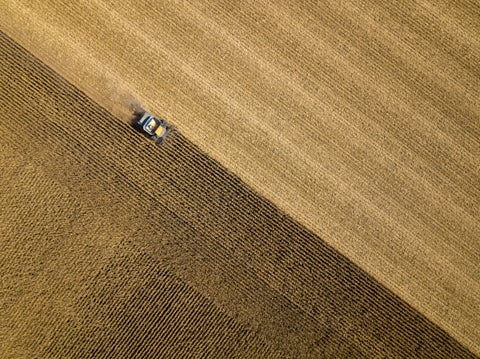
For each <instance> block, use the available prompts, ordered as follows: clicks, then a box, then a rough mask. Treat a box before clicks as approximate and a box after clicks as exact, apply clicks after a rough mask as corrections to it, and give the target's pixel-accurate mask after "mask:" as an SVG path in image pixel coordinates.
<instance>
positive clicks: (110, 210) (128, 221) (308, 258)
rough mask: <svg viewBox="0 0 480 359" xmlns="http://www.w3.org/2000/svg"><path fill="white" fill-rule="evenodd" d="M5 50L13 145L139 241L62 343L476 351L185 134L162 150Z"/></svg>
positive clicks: (438, 354)
mask: <svg viewBox="0 0 480 359" xmlns="http://www.w3.org/2000/svg"><path fill="white" fill-rule="evenodd" d="M0 53H1V72H0V76H1V77H0V79H1V91H0V107H1V108H2V113H1V114H0V116H1V119H2V125H1V127H0V132H1V136H2V137H1V138H2V140H1V141H2V144H3V143H4V144H5V145H7V144H8V146H11V147H14V148H17V149H18V151H21V153H22V156H23V157H24V159H25V161H26V163H29V162H30V163H32V164H35V165H37V166H41V167H42V168H43V169H44V170H45V173H47V174H49V175H50V176H52V178H55V179H56V180H57V181H58V182H59V183H60V184H61V185H62V186H63V187H64V188H65V190H66V191H68V192H69V193H71V195H72V196H76V197H77V198H76V200H77V201H79V202H85V201H87V200H91V199H92V198H93V199H94V202H95V203H94V204H93V207H92V208H95V211H96V212H97V213H98V216H100V217H102V218H103V219H104V220H105V219H106V220H107V221H111V223H112V226H115V227H116V228H119V229H120V230H123V231H124V233H125V237H127V238H128V239H129V241H130V242H131V243H133V244H131V243H130V244H128V243H129V242H128V241H127V242H126V243H127V244H125V246H126V247H125V248H123V247H122V248H123V249H119V251H120V253H122V255H124V256H125V258H119V259H116V258H115V257H114V259H112V262H111V265H110V267H109V266H107V267H106V268H104V269H103V270H102V271H101V272H100V274H99V275H98V277H97V278H98V280H95V279H92V281H91V282H90V284H89V285H88V286H87V288H86V289H85V293H84V295H83V296H80V297H79V298H78V300H77V301H76V306H75V308H76V311H77V312H76V317H75V318H74V319H72V321H67V322H65V323H63V324H62V328H63V329H62V330H61V333H59V334H58V340H55V338H54V340H53V341H52V343H53V344H52V345H50V346H49V348H50V350H51V352H50V354H52V353H53V352H62V351H64V352H65V351H67V352H68V353H69V354H70V355H71V356H73V357H75V356H85V355H90V354H95V353H110V354H117V355H122V356H132V355H134V354H145V353H151V352H158V353H164V355H165V356H168V357H175V356H178V355H186V353H187V352H188V351H191V352H192V353H197V354H198V353H203V354H205V355H208V353H209V350H212V352H211V354H210V355H211V356H215V354H212V353H214V352H215V350H216V351H217V352H216V353H217V354H216V355H217V356H218V355H222V356H227V357H229V356H247V357H248V356H249V355H250V356H251V355H252V352H253V353H255V354H253V355H255V356H259V357H264V356H274V355H276V351H277V350H278V351H279V352H280V353H282V356H292V357H324V356H331V357H342V356H343V357H374V356H379V357H431V358H445V357H455V358H467V357H473V355H472V354H471V353H470V352H468V351H467V350H466V349H465V348H463V347H462V346H461V345H460V344H459V343H458V342H456V341H455V340H454V339H453V338H451V337H450V336H449V335H448V334H446V333H445V332H444V331H443V330H442V329H441V328H439V327H437V326H436V325H434V324H433V323H431V322H430V321H428V320H427V319H426V318H425V317H424V316H422V315H421V314H420V313H419V312H417V311H415V310H414V309H413V308H411V307H410V306H408V305H407V304H406V303H404V302H403V301H402V300H400V299H399V298H398V297H396V296H395V295H394V294H393V293H391V292H390V291H388V290H387V289H385V288H384V287H383V286H382V285H380V284H379V283H378V282H376V281H375V280H374V279H373V278H372V277H370V276H369V275H367V274H366V273H365V272H364V271H362V270H361V269H360V268H358V267H357V266H356V265H354V264H353V263H351V262H350V261H349V260H348V259H347V258H345V257H343V256H342V255H341V254H339V253H338V252H336V251H335V250H333V249H332V248H331V247H329V246H328V245H327V244H326V243H325V242H323V241H322V239H321V238H319V237H318V236H315V235H314V234H312V233H311V232H309V231H308V230H306V229H305V228H303V227H302V226H300V225H299V224H298V223H296V222H295V221H293V220H292V219H291V218H289V217H288V216H286V215H285V214H284V213H282V212H281V211H279V210H278V209H277V208H276V207H274V206H273V205H272V204H271V203H269V202H267V201H266V200H264V199H263V198H261V197H260V196H258V195H257V194H256V193H254V192H253V191H252V190H251V189H249V188H248V187H247V186H246V185H245V184H244V183H243V182H242V181H241V180H240V179H239V178H237V177H236V176H234V175H233V174H231V173H229V172H228V171H227V170H226V169H225V168H223V167H222V166H221V165H220V164H218V163H217V162H215V161H213V160H212V159H210V158H209V157H208V156H206V155H205V154H204V153H203V152H202V151H200V150H199V149H198V148H197V147H195V146H194V145H193V144H192V143H190V142H189V141H188V139H186V138H185V137H183V136H182V135H181V134H180V133H177V134H176V136H172V137H170V138H169V139H168V140H167V142H166V143H165V144H164V146H163V147H162V148H157V147H155V146H154V145H153V144H152V143H150V142H149V141H148V140H147V139H145V138H143V137H142V136H140V135H138V134H137V133H135V132H134V131H133V130H132V129H131V128H130V127H129V125H127V124H125V123H123V122H122V121H120V120H119V119H116V118H115V117H113V116H112V115H111V114H109V113H108V112H106V111H105V110H103V109H102V108H101V107H100V106H98V105H97V104H96V103H94V102H92V101H91V100H90V99H89V98H87V97H86V96H85V95H84V94H83V93H81V92H80V91H78V90H77V89H76V88H74V87H73V86H71V85H70V84H68V83H67V82H66V81H64V80H63V79H62V78H60V77H59V76H58V75H57V74H55V73H54V72H53V71H52V70H50V69H49V68H48V67H46V66H44V65H43V64H42V63H40V62H39V61H38V60H36V59H35V58H33V57H32V56H31V55H30V54H28V53H27V52H26V51H25V50H23V49H22V48H20V47H19V46H18V45H16V44H15V43H14V42H13V41H12V40H10V39H9V38H7V37H6V36H5V35H2V36H1V37H0ZM26 121H27V122H28V123H30V124H33V127H31V128H32V130H31V131H25V125H26ZM90 205H91V206H92V204H90ZM7 219H8V218H7ZM38 226H42V223H41V222H39V223H38ZM19 230H21V229H19ZM69 240H72V238H69ZM107 283H111V285H110V286H107ZM116 291H118V292H120V293H123V294H118V293H117V292H116ZM177 305H178V307H177ZM92 323H93V324H92ZM195 323H196V325H194V324H195ZM205 323H207V324H205ZM215 323H218V327H216V326H215ZM102 328H109V329H108V330H103V329H102ZM45 330H46V329H45ZM185 330H187V331H189V330H191V331H193V334H191V335H190V334H188V333H185V332H184V331H185ZM40 332H41V329H40ZM65 333H66V334H65ZM222 335H223V337H222ZM202 338H203V339H202ZM205 338H209V339H208V340H210V342H209V345H208V346H205V345H206V344H205ZM97 339H98V340H97ZM250 342H251V344H248V343H250ZM99 343H101V346H99V347H97V346H98V345H100V344H99ZM246 343H247V344H246ZM207 347H208V348H207ZM176 348H180V349H178V350H183V352H182V351H179V352H177V351H176V350H177V349H176ZM185 348H189V349H185ZM95 350H99V352H96V351H95ZM219 353H220V354H219Z"/></svg>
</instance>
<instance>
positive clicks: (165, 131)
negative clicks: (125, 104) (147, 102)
mask: <svg viewBox="0 0 480 359" xmlns="http://www.w3.org/2000/svg"><path fill="white" fill-rule="evenodd" d="M132 125H133V127H134V128H135V129H136V130H137V131H139V132H141V133H143V134H144V135H145V136H147V137H148V138H150V139H151V140H153V141H155V143H156V144H157V146H160V145H161V144H162V143H163V141H164V140H165V138H166V137H167V136H168V135H169V134H170V132H172V130H173V127H172V126H170V125H169V124H168V123H167V122H166V121H165V120H162V119H158V118H156V117H155V116H153V115H152V114H151V113H150V112H148V111H142V112H139V113H136V114H135V118H134V119H133V121H132Z"/></svg>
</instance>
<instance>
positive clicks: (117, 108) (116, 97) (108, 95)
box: [98, 74, 145, 122]
mask: <svg viewBox="0 0 480 359" xmlns="http://www.w3.org/2000/svg"><path fill="white" fill-rule="evenodd" d="M103 80H104V81H103V89H102V90H101V91H98V92H100V93H101V94H102V96H101V99H99V100H100V101H101V103H102V105H103V106H104V107H105V108H106V109H107V110H108V111H110V112H111V113H112V114H113V115H115V116H116V117H118V118H120V119H121V120H123V121H125V122H130V121H131V120H132V119H133V117H134V114H136V113H139V112H142V111H144V110H145V106H144V105H143V104H142V103H141V102H140V100H139V99H138V96H137V95H136V94H135V93H134V91H132V90H131V89H129V88H128V87H127V86H126V85H125V84H124V83H123V82H122V81H121V80H119V79H117V78H115V77H113V76H112V77H110V76H106V75H105V74H104V76H103Z"/></svg>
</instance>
